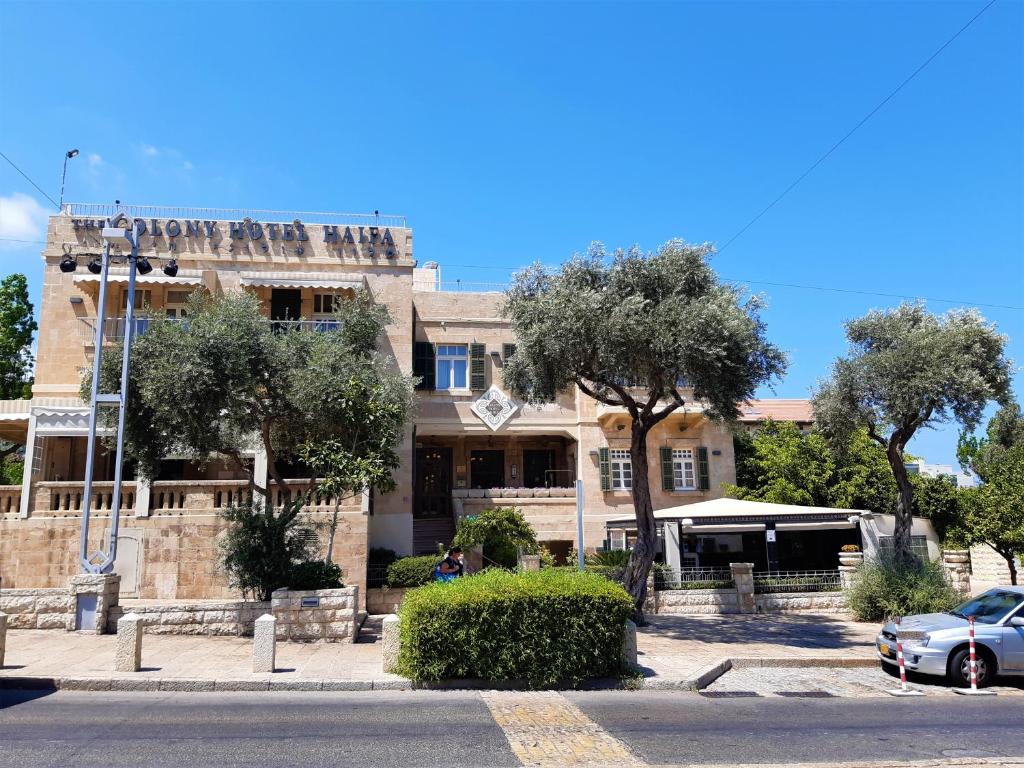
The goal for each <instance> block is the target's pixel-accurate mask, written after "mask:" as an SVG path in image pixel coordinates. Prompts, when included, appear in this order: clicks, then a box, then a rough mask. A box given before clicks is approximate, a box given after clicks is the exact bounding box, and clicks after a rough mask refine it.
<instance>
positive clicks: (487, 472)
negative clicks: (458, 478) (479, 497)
mask: <svg viewBox="0 0 1024 768" xmlns="http://www.w3.org/2000/svg"><path fill="white" fill-rule="evenodd" d="M469 482H470V484H471V485H472V487H474V488H504V487H505V452H504V451H471V452H470V454H469Z"/></svg>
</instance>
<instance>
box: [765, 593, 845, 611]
mask: <svg viewBox="0 0 1024 768" xmlns="http://www.w3.org/2000/svg"><path fill="white" fill-rule="evenodd" d="M754 605H755V606H756V608H757V612H758V613H791V612H796V611H806V612H807V613H847V612H848V611H849V610H850V609H849V606H848V605H847V603H846V595H845V594H843V593H842V592H768V593H765V594H762V595H754Z"/></svg>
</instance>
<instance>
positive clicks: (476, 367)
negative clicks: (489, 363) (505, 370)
mask: <svg viewBox="0 0 1024 768" xmlns="http://www.w3.org/2000/svg"><path fill="white" fill-rule="evenodd" d="M486 354H487V348H486V347H485V346H484V345H483V344H470V345H469V388H470V389H487V375H486V373H485V372H484V356H485V355H486Z"/></svg>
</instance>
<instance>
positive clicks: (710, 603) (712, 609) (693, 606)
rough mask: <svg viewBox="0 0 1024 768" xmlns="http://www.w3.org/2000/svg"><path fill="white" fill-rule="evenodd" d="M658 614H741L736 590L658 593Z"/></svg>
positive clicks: (682, 590)
mask: <svg viewBox="0 0 1024 768" xmlns="http://www.w3.org/2000/svg"><path fill="white" fill-rule="evenodd" d="M657 610H658V613H673V614H722V613H739V612H740V607H739V596H738V595H737V594H736V590H735V589H666V590H664V591H662V592H658V593H657Z"/></svg>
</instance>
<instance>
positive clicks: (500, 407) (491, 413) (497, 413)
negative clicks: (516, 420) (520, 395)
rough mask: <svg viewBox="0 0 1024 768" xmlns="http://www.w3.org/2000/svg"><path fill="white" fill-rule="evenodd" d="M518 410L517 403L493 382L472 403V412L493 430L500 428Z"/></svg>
mask: <svg viewBox="0 0 1024 768" xmlns="http://www.w3.org/2000/svg"><path fill="white" fill-rule="evenodd" d="M518 410H519V405H518V404H517V403H516V402H514V401H513V400H512V398H510V397H509V396H508V395H506V394H505V393H504V392H502V391H501V390H500V389H498V388H497V387H496V386H494V385H493V384H492V385H491V388H490V389H488V390H487V391H486V392H484V393H483V394H482V395H481V396H480V398H479V399H478V400H476V401H474V403H473V413H475V414H476V415H477V416H479V417H480V420H481V421H482V422H483V423H484V424H486V425H487V426H488V427H490V428H491V429H493V430H498V429H501V428H502V426H504V424H505V422H506V421H508V420H509V419H511V418H512V416H513V415H514V414H515V412H516V411H518Z"/></svg>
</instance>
